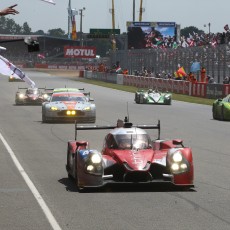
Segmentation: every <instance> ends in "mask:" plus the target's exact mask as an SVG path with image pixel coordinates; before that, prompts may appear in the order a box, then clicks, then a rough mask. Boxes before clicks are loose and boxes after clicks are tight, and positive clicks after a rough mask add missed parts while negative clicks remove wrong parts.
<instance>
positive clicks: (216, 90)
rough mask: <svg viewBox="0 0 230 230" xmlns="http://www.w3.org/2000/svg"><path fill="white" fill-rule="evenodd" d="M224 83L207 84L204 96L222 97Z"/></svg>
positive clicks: (211, 97)
mask: <svg viewBox="0 0 230 230" xmlns="http://www.w3.org/2000/svg"><path fill="white" fill-rule="evenodd" d="M224 96H225V94H224V85H222V84H207V92H206V98H210V99H215V98H222V97H224Z"/></svg>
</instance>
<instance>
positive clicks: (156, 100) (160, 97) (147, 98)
mask: <svg viewBox="0 0 230 230" xmlns="http://www.w3.org/2000/svg"><path fill="white" fill-rule="evenodd" d="M134 101H135V102H136V103H137V104H161V105H171V104H172V94H171V93H168V92H165V93H162V92H159V91H153V92H149V90H143V89H141V90H137V91H136V93H135V99H134Z"/></svg>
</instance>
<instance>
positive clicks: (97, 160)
mask: <svg viewBox="0 0 230 230" xmlns="http://www.w3.org/2000/svg"><path fill="white" fill-rule="evenodd" d="M91 162H92V163H93V164H99V163H101V157H100V155H99V154H97V153H94V154H93V155H92V156H91Z"/></svg>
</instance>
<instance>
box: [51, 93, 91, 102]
mask: <svg viewBox="0 0 230 230" xmlns="http://www.w3.org/2000/svg"><path fill="white" fill-rule="evenodd" d="M51 101H52V102H54V101H77V102H87V98H86V97H79V96H56V95H55V96H54V95H53V96H52V99H51Z"/></svg>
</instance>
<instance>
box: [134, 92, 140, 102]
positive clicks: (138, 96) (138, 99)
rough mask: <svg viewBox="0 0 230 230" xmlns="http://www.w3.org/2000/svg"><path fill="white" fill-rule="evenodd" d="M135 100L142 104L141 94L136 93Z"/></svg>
mask: <svg viewBox="0 0 230 230" xmlns="http://www.w3.org/2000/svg"><path fill="white" fill-rule="evenodd" d="M134 101H135V102H136V103H137V104H140V94H138V93H135V99H134Z"/></svg>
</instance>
